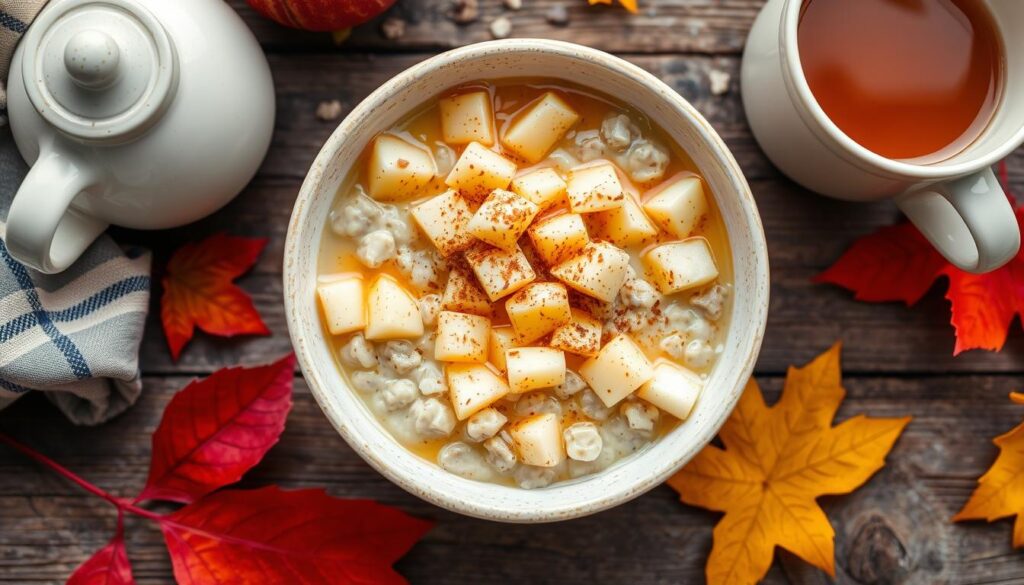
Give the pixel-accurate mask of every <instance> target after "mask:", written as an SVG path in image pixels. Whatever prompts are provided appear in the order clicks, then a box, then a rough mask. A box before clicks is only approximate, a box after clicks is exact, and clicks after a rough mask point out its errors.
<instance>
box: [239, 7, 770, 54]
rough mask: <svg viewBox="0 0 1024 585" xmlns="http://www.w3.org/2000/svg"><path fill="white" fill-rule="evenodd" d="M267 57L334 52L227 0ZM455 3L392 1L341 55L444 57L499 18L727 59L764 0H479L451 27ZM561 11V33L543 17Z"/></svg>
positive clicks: (601, 42) (643, 48) (581, 38)
mask: <svg viewBox="0 0 1024 585" xmlns="http://www.w3.org/2000/svg"><path fill="white" fill-rule="evenodd" d="M228 4H230V5H231V6H232V7H234V8H235V9H237V10H238V12H239V13H240V14H241V15H242V17H243V18H244V19H245V21H246V23H247V24H248V25H249V26H250V27H251V28H252V29H253V32H254V33H255V34H256V37H257V38H258V39H259V40H260V42H261V43H263V45H264V46H265V47H267V48H268V49H287V50H289V51H297V50H298V51H322V50H338V47H337V45H335V44H334V42H333V41H332V39H331V36H330V35H329V34H324V33H321V34H309V33H304V32H302V31H296V30H292V29H288V28H285V27H282V26H279V25H277V24H276V23H274V22H272V21H269V20H266V19H264V18H262V17H260V16H259V15H258V14H256V13H255V12H253V11H252V10H251V9H250V8H249V6H248V5H247V4H246V2H245V0H228ZM453 4H454V0H399V1H398V2H397V3H396V4H395V6H393V7H392V8H391V9H390V10H389V11H388V12H386V13H385V14H383V15H381V16H380V17H378V18H376V19H374V20H372V21H370V22H369V23H367V24H366V25H364V26H361V27H358V28H356V29H355V30H354V31H353V32H352V36H351V37H349V39H348V40H346V41H345V42H344V44H342V45H341V47H340V48H341V50H345V49H354V50H374V51H384V52H395V51H423V50H430V51H436V50H443V49H450V48H454V47H458V46H462V45H465V44H469V43H476V42H480V41H488V40H491V39H492V36H491V33H490V30H489V28H488V27H489V25H490V22H491V21H492V20H494V19H495V18H498V17H502V16H504V17H506V18H508V19H509V20H510V21H511V22H512V33H511V36H512V37H543V38H548V39H557V40H563V41H571V42H574V43H582V44H585V45H590V46H592V47H596V48H599V49H604V50H606V51H616V52H628V53H655V52H677V51H688V52H698V53H732V54H738V53H740V52H741V51H742V50H743V43H744V41H745V40H746V37H747V31H748V30H749V29H750V26H751V24H753V22H754V17H756V16H757V13H758V11H759V10H760V9H761V6H763V5H764V0H640V13H639V14H636V15H631V14H629V13H628V12H626V10H625V9H623V8H621V7H619V6H615V7H612V6H593V7H591V6H588V5H587V3H586V2H585V0H525V1H524V2H523V8H522V9H521V10H518V11H510V10H507V9H506V8H505V7H504V4H503V2H502V0H479V6H480V10H479V14H480V16H479V18H478V19H477V20H476V21H474V22H471V23H468V24H461V25H460V24H457V23H456V22H455V21H454V20H452V19H451V18H450V17H449V16H448V15H449V13H450V11H451V7H452V5H453ZM558 4H561V5H562V6H564V7H565V8H566V11H567V12H568V15H569V25H568V26H555V25H552V24H551V23H549V22H547V20H546V18H545V16H546V15H547V13H548V11H549V10H551V8H552V7H553V6H555V5H558ZM389 17H392V18H401V19H402V20H404V21H405V23H406V29H405V34H404V35H403V36H402V37H401V38H400V39H397V40H394V41H389V40H387V39H385V38H384V35H383V34H381V31H380V24H381V23H382V22H383V21H384V19H386V18H389Z"/></svg>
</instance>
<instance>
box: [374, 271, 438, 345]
mask: <svg viewBox="0 0 1024 585" xmlns="http://www.w3.org/2000/svg"><path fill="white" fill-rule="evenodd" d="M363 333H364V335H365V336H366V338H367V339H370V340H374V341H376V340H380V339H414V338H416V337H419V336H421V335H423V317H422V316H421V315H420V306H419V304H418V303H417V302H416V297H415V296H413V295H412V293H410V292H409V291H407V290H405V288H404V287H402V285H401V284H399V283H398V281H397V280H395V279H394V278H393V277H391V276H388V275H387V274H382V275H380V276H378V277H377V280H375V281H373V284H371V285H370V290H369V293H368V294H367V301H366V330H365V331H364V332H363Z"/></svg>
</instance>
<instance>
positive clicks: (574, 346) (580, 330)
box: [548, 308, 603, 357]
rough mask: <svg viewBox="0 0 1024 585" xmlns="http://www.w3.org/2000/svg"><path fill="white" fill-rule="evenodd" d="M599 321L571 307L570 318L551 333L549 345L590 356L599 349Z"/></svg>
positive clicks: (595, 353) (600, 329) (600, 328)
mask: <svg viewBox="0 0 1024 585" xmlns="http://www.w3.org/2000/svg"><path fill="white" fill-rule="evenodd" d="M602 330H603V328H602V327H601V322H600V321H598V320H597V319H595V318H593V317H591V316H590V314H589V313H587V312H586V311H582V310H580V309H576V308H573V310H572V320H571V321H569V322H568V323H566V324H565V325H562V326H561V327H559V328H558V329H555V331H554V332H553V333H552V334H551V343H549V344H548V345H550V346H551V347H554V348H558V349H560V350H562V351H565V352H568V353H574V354H576V355H582V356H587V357H591V356H594V355H597V352H598V351H600V350H601V332H602Z"/></svg>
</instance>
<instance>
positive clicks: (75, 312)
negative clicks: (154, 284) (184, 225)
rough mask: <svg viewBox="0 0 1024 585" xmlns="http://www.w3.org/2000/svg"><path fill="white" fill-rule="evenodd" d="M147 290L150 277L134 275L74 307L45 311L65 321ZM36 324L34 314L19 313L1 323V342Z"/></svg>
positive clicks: (56, 320) (53, 317) (59, 321)
mask: <svg viewBox="0 0 1024 585" xmlns="http://www.w3.org/2000/svg"><path fill="white" fill-rule="evenodd" d="M145 290H149V277H148V276H133V277H131V278H126V279H124V280H122V281H120V282H115V283H114V284H112V285H110V286H108V287H107V288H105V289H103V290H101V291H100V292H98V293H96V294H94V295H93V296H91V297H89V298H87V299H85V300H84V301H82V302H80V303H78V304H77V305H75V306H73V307H70V308H68V309H64V310H63V311H56V312H49V311H44V312H45V313H46V314H47V315H49V317H50V320H51V321H54V322H57V323H65V322H67V321H74V320H75V319H80V318H82V317H85V316H86V315H88V314H89V313H92V312H94V311H97V310H99V309H101V308H103V307H105V306H107V305H109V304H110V303H112V302H114V301H116V300H118V299H120V298H122V297H124V296H127V295H130V294H132V293H136V292H140V291H145ZM35 325H36V319H35V315H34V314H32V313H28V314H24V315H19V316H18V317H17V318H16V319H14V320H12V321H8V322H7V323H4V324H3V325H0V343H5V342H7V341H10V340H11V339H14V337H15V336H17V335H20V334H22V333H24V332H25V331H27V330H29V329H31V328H32V327H34V326H35Z"/></svg>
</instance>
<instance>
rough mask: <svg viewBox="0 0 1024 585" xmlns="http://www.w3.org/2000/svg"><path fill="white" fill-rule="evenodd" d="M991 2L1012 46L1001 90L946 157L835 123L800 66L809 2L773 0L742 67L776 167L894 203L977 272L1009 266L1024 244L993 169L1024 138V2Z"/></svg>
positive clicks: (838, 193) (811, 184) (826, 188)
mask: <svg viewBox="0 0 1024 585" xmlns="http://www.w3.org/2000/svg"><path fill="white" fill-rule="evenodd" d="M986 4H987V5H988V7H989V9H990V10H991V12H992V15H993V17H994V19H995V21H996V23H997V24H998V25H999V26H998V28H999V32H1000V34H1001V35H1002V40H1003V46H1004V48H1005V59H1006V74H1005V79H1004V88H1003V95H1002V96H1001V99H1000V103H999V104H998V105H997V107H996V110H995V113H994V115H993V117H992V121H991V122H990V123H989V126H988V128H987V129H986V130H985V131H984V132H983V133H982V135H981V136H980V137H979V138H978V139H976V140H975V141H974V143H972V144H971V145H970V146H968V147H967V148H966V149H964V150H963V151H962V152H960V153H959V154H957V155H955V156H953V157H951V158H949V159H947V160H944V161H941V162H939V163H934V164H914V163H912V162H906V161H900V160H894V159H889V158H885V157H884V156H881V155H878V154H875V153H874V152H872V151H870V150H868V149H867V148H865V147H863V146H861V145H860V144H858V143H857V142H855V141H854V140H853V139H851V138H850V137H849V136H847V135H846V134H844V133H843V132H842V130H840V129H839V128H838V127H837V126H836V125H835V123H833V122H832V121H831V120H830V119H829V117H828V116H827V115H826V114H825V111H824V110H823V109H822V108H821V106H820V105H819V104H818V102H817V101H816V100H815V98H814V95H813V94H812V93H811V89H810V87H809V85H808V83H807V79H806V78H805V77H804V72H803V68H802V66H801V63H800V53H799V50H798V47H797V26H798V25H799V21H800V13H801V9H802V8H803V5H804V0H769V1H768V3H767V4H766V5H765V7H764V9H763V10H762V11H761V14H760V15H758V17H757V20H756V21H755V22H754V26H753V29H752V30H751V32H750V37H749V38H748V40H747V46H746V50H745V53H744V56H743V71H742V81H743V104H744V108H745V109H746V113H747V118H748V120H749V122H750V126H751V128H752V130H753V132H754V137H755V138H756V139H757V141H758V143H759V144H760V145H761V148H762V149H763V150H764V151H765V153H766V154H767V155H768V158H770V159H771V161H772V162H773V163H774V164H775V166H777V167H778V168H779V169H780V170H781V171H782V172H784V173H785V174H786V175H788V176H789V177H790V178H792V179H793V180H794V181H796V182H798V183H800V184H801V185H803V186H804V187H807V188H808V189H810V190H812V191H816V192H818V193H821V194H823V195H828V196H830V197H836V198H839V199H846V200H851V201H875V200H879V199H886V198H893V199H895V201H896V204H897V205H898V206H899V208H900V209H901V210H902V211H903V212H904V213H905V214H906V215H907V217H909V218H910V220H911V221H912V222H914V224H915V225H916V226H917V227H918V229H920V230H921V232H922V233H923V234H924V235H925V237H927V238H928V240H929V241H930V242H931V243H932V245H934V246H935V247H936V248H937V249H938V250H939V251H940V252H941V253H942V255H943V256H945V257H946V258H947V259H948V260H949V261H950V262H952V263H953V264H954V265H956V266H957V267H959V268H962V269H963V270H966V271H968V272H976V273H983V272H988V271H991V270H994V269H996V268H998V267H999V266H1002V265H1003V264H1005V263H1006V262H1008V261H1009V260H1010V259H1011V258H1013V257H1014V256H1015V255H1016V254H1017V251H1018V249H1019V248H1020V230H1019V228H1018V226H1017V221H1016V218H1015V215H1014V212H1013V209H1012V207H1011V205H1010V203H1009V201H1008V199H1007V197H1006V194H1005V193H1004V192H1003V190H1002V188H1001V187H1000V185H999V181H998V180H997V179H996V177H995V175H994V174H993V173H992V165H993V164H995V163H996V162H998V161H999V160H1001V159H1003V158H1005V157H1006V156H1007V155H1009V154H1010V153H1011V152H1012V151H1013V150H1014V149H1015V148H1017V147H1018V146H1020V145H1021V143H1024V26H1020V25H1021V24H1022V23H1024V2H1021V1H1020V0H988V1H987V2H986ZM1014 25H1017V26H1016V29H1017V30H1011V28H1013V27H1014Z"/></svg>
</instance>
